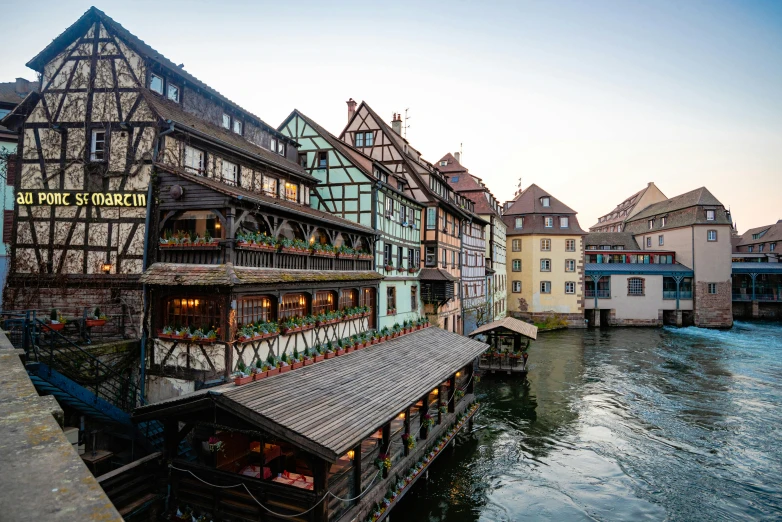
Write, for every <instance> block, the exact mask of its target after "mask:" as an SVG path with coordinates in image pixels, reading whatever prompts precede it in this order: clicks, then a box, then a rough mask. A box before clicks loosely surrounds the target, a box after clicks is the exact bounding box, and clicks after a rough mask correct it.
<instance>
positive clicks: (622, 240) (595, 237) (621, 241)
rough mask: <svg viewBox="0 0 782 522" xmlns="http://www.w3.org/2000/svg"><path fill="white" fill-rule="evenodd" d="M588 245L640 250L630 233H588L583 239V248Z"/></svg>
mask: <svg viewBox="0 0 782 522" xmlns="http://www.w3.org/2000/svg"><path fill="white" fill-rule="evenodd" d="M589 245H594V246H597V248H600V247H601V246H603V245H610V246H621V247H623V248H624V250H640V248H641V247H639V246H638V242H637V241H636V240H635V236H634V235H633V234H631V233H630V232H590V233H589V234H587V235H586V237H584V248H586V247H587V246H589Z"/></svg>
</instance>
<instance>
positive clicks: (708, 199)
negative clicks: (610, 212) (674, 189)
mask: <svg viewBox="0 0 782 522" xmlns="http://www.w3.org/2000/svg"><path fill="white" fill-rule="evenodd" d="M695 206H711V207H721V206H722V203H720V201H719V200H718V199H717V198H715V197H714V195H713V194H712V193H711V192H709V190H708V189H707V188H706V187H700V188H697V189H695V190H691V191H689V192H685V193H684V194H679V195H678V196H675V197H672V198H670V199H667V200H665V201H661V202H659V203H654V204H652V205H649V206H648V207H646V208H645V209H644V210H642V211H641V212H639V213H638V214H636V215H635V216H633V217H632V218H630V219H628V220H627V222H628V223H630V222H633V221H638V220H641V219H647V218H650V217H653V216H656V215H659V214H665V213H668V212H673V211H675V210H682V209H685V208H689V207H695Z"/></svg>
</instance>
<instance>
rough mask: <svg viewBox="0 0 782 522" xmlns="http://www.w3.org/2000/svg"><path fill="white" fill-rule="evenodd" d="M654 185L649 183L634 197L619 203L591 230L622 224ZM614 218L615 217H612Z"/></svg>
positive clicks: (601, 217)
mask: <svg viewBox="0 0 782 522" xmlns="http://www.w3.org/2000/svg"><path fill="white" fill-rule="evenodd" d="M651 185H652V183H649V184H648V185H646V186H645V187H644V188H642V189H641V190H639V191H638V192H636V193H635V194H633V195H632V196H630V197H628V198H625V200H624V201H622V202H621V203H619V204H618V205H617V206H616V207H615V208H614V209H613V210H612V211H611V212H609V213H608V214H606V215H604V216H600V217H599V218H598V220H597V223H595V224H594V225H592V226H591V227H589V228H590V230H591V229H593V228H602V227H605V226H610V225H614V224H616V223H622V222H623V221H624V220H625V218H626V217H627V215H628V214H629V213H630V212H632V210H633V209H634V208H635V206H636V205H637V204H638V202H639V201H640V200H641V198H642V197H643V195H644V193H645V192H646V191H647V190H649V187H650V186H651ZM612 216H613V217H612ZM603 218H606V219H605V220H603V221H600V220H601V219H603Z"/></svg>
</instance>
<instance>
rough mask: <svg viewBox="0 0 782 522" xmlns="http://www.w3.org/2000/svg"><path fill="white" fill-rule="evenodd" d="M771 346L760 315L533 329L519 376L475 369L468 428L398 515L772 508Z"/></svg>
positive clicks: (751, 514)
mask: <svg viewBox="0 0 782 522" xmlns="http://www.w3.org/2000/svg"><path fill="white" fill-rule="evenodd" d="M780 352H782V326H780V325H774V324H765V323H746V322H737V323H736V325H735V326H734V328H733V329H731V330H728V331H717V330H706V329H697V328H682V329H675V328H663V329H652V328H610V329H603V330H597V329H595V330H565V331H559V332H552V333H548V334H545V335H542V336H540V338H539V339H538V340H537V341H536V342H535V346H534V349H533V353H532V354H531V355H532V357H530V370H531V371H530V376H529V382H528V384H527V385H523V384H522V383H519V382H515V381H514V380H511V379H506V380H495V381H491V382H489V381H484V382H483V383H482V386H481V390H480V392H479V394H478V400H480V401H481V403H482V407H481V414H480V416H479V417H478V418H477V419H476V421H475V425H476V430H475V431H474V432H473V433H471V434H469V435H460V436H459V437H458V438H457V439H456V444H455V446H454V448H453V449H451V450H449V451H452V452H453V458H449V459H438V461H437V462H435V463H434V464H433V465H432V467H431V470H430V474H429V480H428V482H420V483H419V485H418V487H417V488H416V489H415V490H414V491H412V492H411V493H410V494H409V495H407V496H406V497H405V498H404V499H403V500H402V502H401V503H400V505H399V507H398V508H397V509H396V510H395V512H394V518H395V519H400V520H406V521H408V522H415V521H424V520H425V521H443V522H445V521H448V522H452V521H453V522H463V521H465V522H466V521H477V520H481V521H510V520H514V521H515V520H527V519H529V520H612V521H613V520H715V519H725V520H738V519H773V518H776V517H779V516H780V515H781V514H782V500H781V499H782V487H780V486H779V481H778V477H779V476H780V475H782V452H780V450H779V448H778V441H779V431H778V428H777V427H778V426H779V425H780V421H782V414H781V413H780V411H779V408H778V404H779V403H780V400H782V362H780V357H779V355H780Z"/></svg>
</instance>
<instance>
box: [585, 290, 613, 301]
mask: <svg viewBox="0 0 782 522" xmlns="http://www.w3.org/2000/svg"><path fill="white" fill-rule="evenodd" d="M584 297H592V298H594V297H595V290H594V289H592V288H587V289H586V290H584ZM597 298H598V299H610V298H611V290H610V289H609V290H606V289H604V288H598V289H597Z"/></svg>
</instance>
